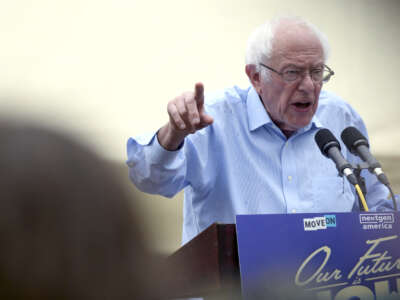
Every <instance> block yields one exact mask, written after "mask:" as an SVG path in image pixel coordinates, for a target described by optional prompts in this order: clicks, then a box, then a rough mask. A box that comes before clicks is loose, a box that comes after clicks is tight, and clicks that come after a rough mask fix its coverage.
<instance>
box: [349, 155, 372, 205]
mask: <svg viewBox="0 0 400 300" xmlns="http://www.w3.org/2000/svg"><path fill="white" fill-rule="evenodd" d="M351 166H352V168H353V173H354V175H355V176H356V178H357V181H358V185H359V186H360V188H361V191H362V193H363V194H364V197H365V196H366V195H367V186H366V184H365V178H364V177H362V176H361V171H362V170H365V169H366V170H368V169H369V164H368V163H366V162H361V163H359V164H357V165H354V164H352V165H351ZM357 199H358V206H359V207H360V211H365V210H364V207H363V206H362V204H361V199H360V196H359V195H358V194H357Z"/></svg>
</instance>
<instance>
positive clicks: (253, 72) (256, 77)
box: [245, 65, 261, 94]
mask: <svg viewBox="0 0 400 300" xmlns="http://www.w3.org/2000/svg"><path fill="white" fill-rule="evenodd" d="M245 71H246V74H247V77H249V80H250V82H251V84H252V85H253V87H254V89H255V90H256V91H257V93H258V94H260V93H261V77H260V72H258V71H257V67H256V65H246V69H245Z"/></svg>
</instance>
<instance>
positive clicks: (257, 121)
mask: <svg viewBox="0 0 400 300" xmlns="http://www.w3.org/2000/svg"><path fill="white" fill-rule="evenodd" d="M247 118H248V120H249V129H250V131H253V130H256V129H257V128H259V127H261V126H263V125H265V124H268V123H272V120H271V118H270V117H269V115H268V114H267V111H266V110H265V107H264V105H263V103H262V101H261V99H260V96H259V95H258V93H257V92H256V90H255V89H254V87H251V88H250V90H249V95H248V97H247Z"/></svg>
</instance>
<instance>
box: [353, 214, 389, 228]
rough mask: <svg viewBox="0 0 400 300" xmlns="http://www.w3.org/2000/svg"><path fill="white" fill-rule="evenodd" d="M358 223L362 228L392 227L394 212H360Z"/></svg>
mask: <svg viewBox="0 0 400 300" xmlns="http://www.w3.org/2000/svg"><path fill="white" fill-rule="evenodd" d="M360 224H361V225H362V229H364V230H374V229H393V224H394V214H392V213H369V214H360Z"/></svg>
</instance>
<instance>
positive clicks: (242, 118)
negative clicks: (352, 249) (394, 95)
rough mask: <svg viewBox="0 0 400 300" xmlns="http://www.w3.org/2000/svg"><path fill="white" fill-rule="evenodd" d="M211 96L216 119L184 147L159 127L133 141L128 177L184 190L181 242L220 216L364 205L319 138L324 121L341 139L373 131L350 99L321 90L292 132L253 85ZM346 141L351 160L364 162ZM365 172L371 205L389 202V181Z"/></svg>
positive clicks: (161, 188)
mask: <svg viewBox="0 0 400 300" xmlns="http://www.w3.org/2000/svg"><path fill="white" fill-rule="evenodd" d="M205 103H206V104H205V109H206V112H207V113H208V114H209V115H211V116H212V117H213V118H214V123H213V124H212V125H211V126H208V127H206V128H204V129H202V130H199V131H197V132H196V133H195V134H191V135H189V136H187V137H186V139H185V141H184V144H183V146H182V147H181V148H180V149H179V150H177V151H167V150H165V149H164V148H162V147H161V146H160V144H159V143H158V140H157V137H156V135H155V134H154V133H153V134H151V135H148V136H141V137H138V138H136V139H133V138H130V139H129V140H128V145H127V151H128V160H127V164H128V166H129V167H130V178H131V180H132V181H133V182H134V183H135V185H136V186H137V187H138V188H139V189H140V190H142V191H144V192H147V193H154V194H161V195H164V196H166V197H172V196H174V195H175V194H176V193H178V192H179V191H180V190H182V189H185V192H184V212H183V214H184V223H183V238H182V242H183V243H186V242H187V241H189V240H190V239H192V238H193V237H194V236H196V235H197V234H198V233H200V232H201V231H203V230H204V229H205V228H207V227H208V226H209V225H210V224H212V223H214V222H221V223H235V216H236V215H237V214H260V213H303V212H348V211H352V210H358V201H357V200H356V196H355V193H354V190H353V188H352V187H351V186H350V184H349V183H348V182H347V180H346V179H345V178H343V177H339V176H338V171H337V170H336V167H335V164H334V163H333V162H332V161H331V160H330V159H328V158H326V157H324V156H323V155H322V154H321V152H320V150H319V148H318V146H317V145H316V143H315V141H314V135H315V133H316V132H317V131H318V129H319V128H322V127H325V128H328V129H330V130H331V131H332V133H333V134H334V135H335V136H336V137H337V138H338V139H339V137H340V134H341V132H342V131H343V129H345V128H346V127H348V126H355V127H356V128H358V129H359V130H360V131H361V132H362V133H363V134H364V135H365V136H367V132H366V128H365V125H364V123H363V121H362V119H361V118H360V116H359V115H358V114H357V112H355V111H354V109H353V108H352V107H351V106H350V105H349V104H348V103H346V102H344V101H343V100H341V99H340V98H339V97H337V96H335V95H334V94H332V93H328V92H326V91H322V92H321V94H320V99H319V106H318V110H317V112H316V114H315V115H314V117H313V119H312V121H311V122H310V124H309V125H307V126H306V127H304V128H302V129H300V130H298V131H297V132H295V133H294V134H293V135H292V136H291V137H290V138H289V139H287V138H286V137H285V135H284V134H283V133H282V132H281V130H280V129H279V128H278V127H277V126H276V125H275V124H274V123H273V122H272V121H271V119H270V117H269V115H268V114H267V113H266V111H265V108H264V106H263V104H262V102H261V100H260V98H259V96H258V94H257V93H256V91H255V90H254V89H253V88H252V87H249V88H247V89H240V88H238V87H233V88H230V89H226V90H224V91H221V92H220V93H216V94H213V95H211V96H210V97H208V96H206V101H205ZM340 142H341V141H340ZM341 147H342V153H343V155H344V157H345V158H346V159H347V160H348V161H350V162H352V163H357V162H359V161H358V158H356V157H355V156H353V155H352V154H350V152H349V151H348V150H347V149H346V148H345V146H344V144H343V143H342V142H341ZM362 175H363V176H364V177H365V179H366V185H367V190H368V193H367V202H368V206H369V208H370V209H371V210H384V209H388V208H389V207H390V205H388V201H385V199H386V197H387V195H388V191H387V190H386V187H384V186H383V185H381V184H379V183H378V182H377V180H376V179H375V177H374V176H372V175H370V174H369V173H368V171H363V173H362Z"/></svg>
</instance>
